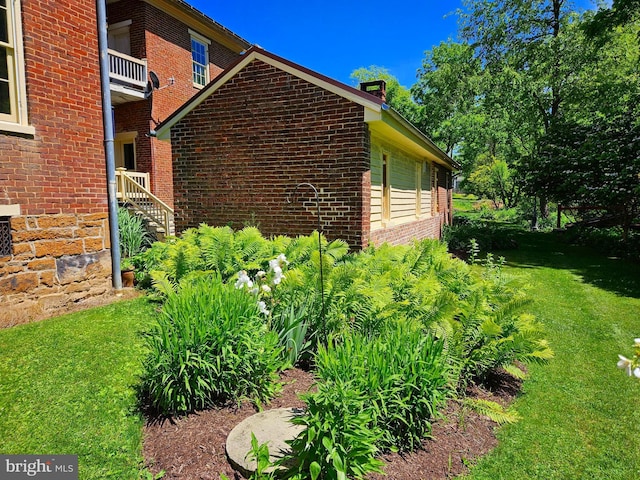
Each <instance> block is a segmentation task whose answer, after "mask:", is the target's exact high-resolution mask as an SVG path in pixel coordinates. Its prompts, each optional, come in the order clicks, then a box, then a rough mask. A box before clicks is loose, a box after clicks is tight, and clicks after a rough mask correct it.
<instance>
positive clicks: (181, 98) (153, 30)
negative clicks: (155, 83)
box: [108, 0, 238, 205]
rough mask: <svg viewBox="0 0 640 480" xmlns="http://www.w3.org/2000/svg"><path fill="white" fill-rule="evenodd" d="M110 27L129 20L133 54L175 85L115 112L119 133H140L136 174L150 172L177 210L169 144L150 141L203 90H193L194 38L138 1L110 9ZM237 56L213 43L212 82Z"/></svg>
mask: <svg viewBox="0 0 640 480" xmlns="http://www.w3.org/2000/svg"><path fill="white" fill-rule="evenodd" d="M108 15H109V23H112V24H113V23H118V22H121V21H125V20H131V21H132V23H131V26H130V28H129V34H130V37H131V55H132V56H134V57H136V58H146V59H147V65H148V68H149V70H153V71H154V72H155V73H156V74H157V75H158V77H159V79H160V84H161V86H162V87H164V86H166V85H168V83H169V78H170V77H173V78H174V79H175V83H174V85H172V86H170V87H167V88H163V89H162V90H157V91H155V92H154V94H153V97H152V98H151V99H150V100H149V101H141V102H133V103H128V104H125V105H121V106H118V107H116V109H115V118H116V122H115V123H116V132H126V131H137V132H138V138H137V140H136V160H137V169H138V171H141V172H148V173H151V188H152V191H153V193H154V194H155V195H157V196H158V197H159V198H160V199H162V200H163V201H164V202H166V203H168V204H169V205H173V178H172V173H171V172H172V167H171V145H170V144H168V143H165V142H158V141H157V140H156V139H154V138H151V137H149V136H148V135H149V132H150V131H151V130H153V129H154V128H155V127H156V125H157V123H156V122H160V121H162V120H164V119H166V118H167V117H168V116H169V115H170V114H171V113H173V112H174V111H175V110H176V109H177V108H178V107H180V106H182V104H183V103H185V102H186V101H187V100H188V99H189V98H191V97H192V96H193V95H194V94H196V93H197V92H198V91H199V89H197V88H195V87H194V86H193V81H192V76H191V75H192V73H191V36H190V34H189V27H188V26H187V25H185V24H184V23H182V22H180V21H179V20H177V19H175V18H173V17H172V16H170V15H168V14H166V13H164V12H162V11H161V10H158V9H157V8H156V7H154V6H152V5H149V4H148V3H145V2H142V1H140V0H121V1H120V2H116V3H113V4H110V5H109V6H108ZM237 57H238V54H236V53H234V52H233V51H231V50H229V49H228V48H226V47H224V46H222V45H220V44H218V43H217V42H215V41H212V43H211V45H209V61H210V65H209V73H210V78H214V77H215V76H217V75H218V74H219V73H220V72H221V71H222V70H223V69H224V68H225V67H226V66H227V65H229V64H230V63H232V62H233V61H235V59H236V58H237Z"/></svg>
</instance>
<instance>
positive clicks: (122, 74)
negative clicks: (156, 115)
mask: <svg viewBox="0 0 640 480" xmlns="http://www.w3.org/2000/svg"><path fill="white" fill-rule="evenodd" d="M108 52H109V80H110V84H111V103H112V104H113V105H120V104H122V103H127V102H136V101H138V100H142V99H144V98H145V95H144V91H145V87H146V85H147V61H146V60H139V59H137V58H133V57H130V56H129V55H125V54H124V53H120V52H116V51H115V50H111V49H109V50H108Z"/></svg>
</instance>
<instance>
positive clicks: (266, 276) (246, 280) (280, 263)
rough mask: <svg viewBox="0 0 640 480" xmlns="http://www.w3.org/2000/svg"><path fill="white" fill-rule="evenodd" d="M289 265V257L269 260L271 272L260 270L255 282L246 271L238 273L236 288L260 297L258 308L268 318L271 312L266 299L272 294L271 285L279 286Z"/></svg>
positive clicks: (281, 255)
mask: <svg viewBox="0 0 640 480" xmlns="http://www.w3.org/2000/svg"><path fill="white" fill-rule="evenodd" d="M286 265H289V261H288V260H287V257H286V256H285V255H284V254H283V253H281V254H280V255H278V256H277V257H276V258H274V259H273V260H269V270H268V271H266V272H265V271H264V270H260V271H258V272H257V273H256V277H255V279H254V280H251V278H250V277H249V274H248V273H247V271H246V270H241V271H239V272H238V280H237V281H236V283H235V287H236V288H238V289H239V288H247V289H249V293H251V294H252V295H255V296H256V297H258V307H259V308H260V312H261V313H263V314H264V315H266V316H268V315H269V314H270V313H271V312H270V311H269V310H268V309H267V303H266V302H265V300H264V299H266V298H268V297H269V294H270V293H271V286H270V285H269V284H271V285H273V286H276V285H279V284H280V282H282V280H284V278H285V276H284V273H283V271H282V269H283V267H285V266H286Z"/></svg>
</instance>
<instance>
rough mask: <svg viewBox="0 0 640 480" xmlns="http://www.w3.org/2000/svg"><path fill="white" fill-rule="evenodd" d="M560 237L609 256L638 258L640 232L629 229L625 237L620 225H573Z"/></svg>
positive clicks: (639, 255)
mask: <svg viewBox="0 0 640 480" xmlns="http://www.w3.org/2000/svg"><path fill="white" fill-rule="evenodd" d="M561 238H562V239H563V240H564V241H565V242H567V243H571V244H574V245H585V246H588V247H592V248H594V249H596V250H598V251H600V252H605V253H607V254H608V255H611V256H620V257H624V258H629V259H631V260H634V261H636V262H637V261H639V260H640V233H639V232H637V231H630V232H629V233H628V234H627V235H626V237H625V233H624V230H623V229H622V227H610V228H595V227H588V226H580V225H575V226H572V227H571V228H567V229H566V230H565V231H564V232H562V234H561Z"/></svg>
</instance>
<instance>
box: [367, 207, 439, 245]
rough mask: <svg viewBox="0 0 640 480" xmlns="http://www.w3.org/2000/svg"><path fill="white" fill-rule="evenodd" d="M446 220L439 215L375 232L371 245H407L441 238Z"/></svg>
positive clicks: (370, 240) (372, 233)
mask: <svg viewBox="0 0 640 480" xmlns="http://www.w3.org/2000/svg"><path fill="white" fill-rule="evenodd" d="M445 220H446V217H445V215H444V214H438V215H435V216H433V217H429V218H425V219H422V220H416V221H415V222H411V223H405V224H403V225H397V226H394V227H387V228H381V229H379V230H374V231H373V232H371V234H370V236H369V243H371V244H373V245H380V244H382V243H385V242H386V243H389V244H390V245H406V244H409V243H411V242H412V241H413V240H422V239H424V238H440V237H441V234H442V226H443V225H444V224H445Z"/></svg>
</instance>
